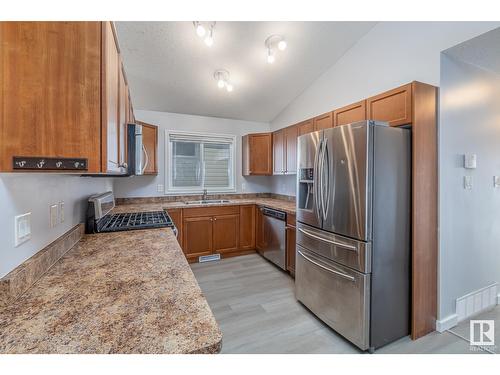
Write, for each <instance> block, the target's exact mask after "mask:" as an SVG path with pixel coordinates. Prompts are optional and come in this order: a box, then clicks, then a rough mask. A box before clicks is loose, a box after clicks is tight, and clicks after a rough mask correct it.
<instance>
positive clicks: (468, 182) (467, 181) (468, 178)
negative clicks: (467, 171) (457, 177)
mask: <svg viewBox="0 0 500 375" xmlns="http://www.w3.org/2000/svg"><path fill="white" fill-rule="evenodd" d="M464 189H466V190H472V176H464Z"/></svg>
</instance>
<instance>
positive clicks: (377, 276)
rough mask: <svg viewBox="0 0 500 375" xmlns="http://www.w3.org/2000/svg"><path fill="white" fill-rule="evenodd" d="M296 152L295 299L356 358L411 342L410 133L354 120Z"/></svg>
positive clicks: (306, 139) (309, 139)
mask: <svg viewBox="0 0 500 375" xmlns="http://www.w3.org/2000/svg"><path fill="white" fill-rule="evenodd" d="M297 153H298V155H297V159H298V173H297V248H296V250H297V252H296V270H295V272H296V273H295V294H296V298H297V299H298V300H299V301H300V302H302V303H303V304H304V305H305V306H306V307H307V308H309V310H311V311H312V312H313V313H314V314H315V315H317V316H318V317H319V318H320V319H321V320H323V321H324V322H325V323H326V324H328V325H329V326H330V327H332V328H333V329H334V330H335V331H337V332H338V333H339V334H341V335H343V336H344V337H345V338H346V339H348V340H349V341H351V342H352V343H353V344H355V345H356V346H358V347H359V348H361V349H362V350H367V349H368V350H370V351H373V350H375V349H376V348H378V347H381V346H383V345H385V344H387V343H389V342H391V341H394V340H396V339H398V338H400V337H403V336H406V335H408V334H409V331H410V233H411V232H410V224H411V223H410V211H411V132H410V130H409V129H403V128H393V127H389V126H388V125H387V124H386V123H380V122H375V121H362V122H356V123H352V124H348V125H343V126H338V127H335V128H331V129H326V130H322V131H317V132H313V133H309V134H305V135H302V136H300V137H299V138H298V150H297Z"/></svg>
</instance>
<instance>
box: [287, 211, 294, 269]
mask: <svg viewBox="0 0 500 375" xmlns="http://www.w3.org/2000/svg"><path fill="white" fill-rule="evenodd" d="M295 232H296V229H295V215H290V214H288V215H287V218H286V270H287V271H288V272H290V274H292V275H293V276H295V247H296V246H295V244H296V242H295Z"/></svg>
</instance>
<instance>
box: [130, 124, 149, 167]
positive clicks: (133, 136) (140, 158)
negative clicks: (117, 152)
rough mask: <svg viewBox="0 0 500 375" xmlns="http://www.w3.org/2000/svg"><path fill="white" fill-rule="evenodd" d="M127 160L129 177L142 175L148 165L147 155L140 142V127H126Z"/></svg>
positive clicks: (133, 125) (131, 125)
mask: <svg viewBox="0 0 500 375" xmlns="http://www.w3.org/2000/svg"><path fill="white" fill-rule="evenodd" d="M127 160H128V175H129V176H134V175H135V176H140V175H142V174H144V171H145V170H146V167H147V166H148V163H149V155H148V152H147V150H146V147H144V144H143V142H142V126H141V125H137V124H128V125H127Z"/></svg>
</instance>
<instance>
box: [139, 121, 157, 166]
mask: <svg viewBox="0 0 500 375" xmlns="http://www.w3.org/2000/svg"><path fill="white" fill-rule="evenodd" d="M137 123H138V124H139V125H142V145H143V146H144V150H143V152H144V159H145V160H144V163H145V167H144V174H152V175H155V174H158V127H157V126H155V125H151V124H146V123H145V122H141V121H137Z"/></svg>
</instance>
